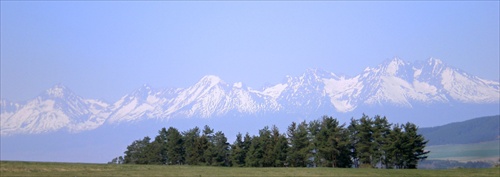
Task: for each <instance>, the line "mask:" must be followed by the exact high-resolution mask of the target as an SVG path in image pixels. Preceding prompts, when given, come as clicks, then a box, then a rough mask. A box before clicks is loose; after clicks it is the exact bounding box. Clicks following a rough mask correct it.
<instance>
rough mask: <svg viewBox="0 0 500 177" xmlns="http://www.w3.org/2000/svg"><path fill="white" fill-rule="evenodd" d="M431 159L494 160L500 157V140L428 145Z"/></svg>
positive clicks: (427, 148)
mask: <svg viewBox="0 0 500 177" xmlns="http://www.w3.org/2000/svg"><path fill="white" fill-rule="evenodd" d="M426 150H429V151H431V152H430V153H429V157H428V158H427V159H429V160H456V161H461V162H465V161H492V162H498V160H499V158H500V142H499V141H498V140H495V141H488V142H483V143H475V144H455V145H439V146H428V147H426Z"/></svg>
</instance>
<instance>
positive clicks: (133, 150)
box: [125, 136, 151, 164]
mask: <svg viewBox="0 0 500 177" xmlns="http://www.w3.org/2000/svg"><path fill="white" fill-rule="evenodd" d="M150 140H151V138H149V137H147V136H146V137H144V139H142V140H135V141H134V142H132V144H131V145H129V146H128V147H127V151H125V163H132V164H148V163H149V159H148V157H147V150H148V145H149V141H150Z"/></svg>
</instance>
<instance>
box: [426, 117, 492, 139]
mask: <svg viewBox="0 0 500 177" xmlns="http://www.w3.org/2000/svg"><path fill="white" fill-rule="evenodd" d="M418 132H419V133H420V134H422V135H423V136H424V137H425V138H426V139H427V140H429V143H428V145H446V144H472V143H481V142H486V141H494V140H497V141H500V115H496V116H487V117H480V118H475V119H470V120H467V121H463V122H455V123H450V124H446V125H442V126H437V127H429V128H420V129H419V130H418Z"/></svg>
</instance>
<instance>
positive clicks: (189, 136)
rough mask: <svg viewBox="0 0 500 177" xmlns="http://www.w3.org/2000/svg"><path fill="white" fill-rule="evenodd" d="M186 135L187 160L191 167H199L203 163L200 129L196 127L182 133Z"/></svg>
mask: <svg viewBox="0 0 500 177" xmlns="http://www.w3.org/2000/svg"><path fill="white" fill-rule="evenodd" d="M182 134H183V135H184V138H183V139H184V150H185V160H186V163H187V164H189V165H198V164H199V163H200V161H201V156H200V154H199V151H200V150H199V149H198V148H199V146H198V144H199V141H200V140H199V139H200V129H199V128H198V127H194V128H192V129H190V130H188V131H185V132H183V133H182Z"/></svg>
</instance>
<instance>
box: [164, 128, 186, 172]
mask: <svg viewBox="0 0 500 177" xmlns="http://www.w3.org/2000/svg"><path fill="white" fill-rule="evenodd" d="M166 144H167V156H168V161H167V163H168V164H172V165H181V164H184V158H185V157H184V143H183V139H182V135H181V133H180V132H179V131H178V130H177V129H176V128H173V127H170V128H168V130H167V143H166Z"/></svg>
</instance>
